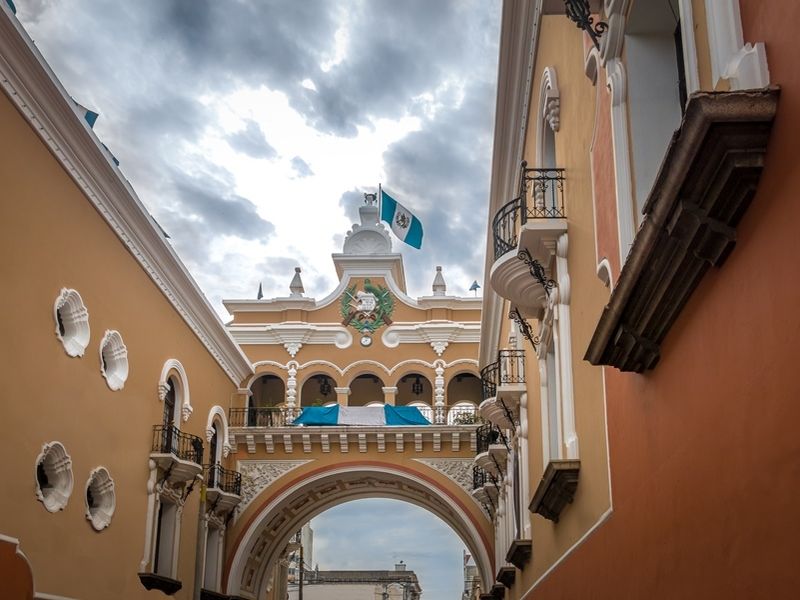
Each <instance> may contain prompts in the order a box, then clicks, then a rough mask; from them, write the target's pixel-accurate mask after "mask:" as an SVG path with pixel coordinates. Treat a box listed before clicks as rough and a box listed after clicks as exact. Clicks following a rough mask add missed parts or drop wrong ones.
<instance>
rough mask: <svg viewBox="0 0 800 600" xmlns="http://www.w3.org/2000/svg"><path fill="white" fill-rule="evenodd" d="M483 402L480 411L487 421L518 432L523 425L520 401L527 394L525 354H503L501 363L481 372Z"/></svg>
mask: <svg viewBox="0 0 800 600" xmlns="http://www.w3.org/2000/svg"><path fill="white" fill-rule="evenodd" d="M481 382H482V385H483V402H481V405H480V406H479V407H478V410H479V411H480V413H481V415H482V416H483V418H484V419H486V420H487V421H489V422H491V423H494V424H495V425H497V426H498V427H500V428H502V429H511V430H514V429H515V428H516V426H517V424H518V423H519V400H520V397H521V396H522V394H524V393H525V391H526V388H525V351H524V350H500V351H499V352H498V353H497V360H496V361H495V362H493V363H490V364H488V365H486V366H485V367H484V368H483V369H481Z"/></svg>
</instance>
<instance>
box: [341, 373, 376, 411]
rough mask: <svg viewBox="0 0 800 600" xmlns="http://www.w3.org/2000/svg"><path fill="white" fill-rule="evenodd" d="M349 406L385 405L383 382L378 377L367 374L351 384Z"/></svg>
mask: <svg viewBox="0 0 800 600" xmlns="http://www.w3.org/2000/svg"><path fill="white" fill-rule="evenodd" d="M347 404H348V405H349V406H376V405H377V404H383V380H382V379H381V378H380V377H378V376H377V375H373V374H371V373H365V374H363V375H359V376H358V377H356V378H355V379H353V381H351V382H350V397H349V399H348V401H347Z"/></svg>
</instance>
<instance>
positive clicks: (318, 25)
mask: <svg viewBox="0 0 800 600" xmlns="http://www.w3.org/2000/svg"><path fill="white" fill-rule="evenodd" d="M15 3H16V5H17V10H18V13H17V16H18V18H19V19H20V20H21V21H22V23H23V24H24V25H25V27H26V29H27V31H28V33H29V34H30V35H31V37H32V38H33V39H34V40H35V42H36V44H37V46H38V48H39V49H40V50H41V52H42V53H43V55H44V57H45V58H46V60H47V61H48V62H49V63H50V65H51V67H52V68H53V70H54V71H55V73H56V74H57V76H58V77H59V78H60V79H61V81H62V83H63V84H64V86H65V87H66V89H67V91H68V92H69V93H70V94H71V95H72V96H73V97H74V98H75V99H76V100H77V101H78V102H80V103H81V104H83V105H84V106H86V107H88V108H90V109H92V110H94V111H96V112H98V113H100V118H99V120H98V121H97V124H96V126H95V132H96V133H97V135H98V137H99V138H100V139H101V140H102V141H103V142H104V143H105V144H106V145H107V146H108V147H109V149H110V150H111V151H112V152H113V153H114V155H115V156H116V157H117V158H118V159H119V160H120V163H121V166H120V168H121V170H122V172H123V173H124V175H125V176H126V177H127V178H128V179H129V180H130V181H131V183H132V185H133V187H134V189H135V190H136V191H137V193H138V195H139V197H140V198H141V200H142V201H143V202H144V204H145V205H146V206H147V207H148V209H149V210H150V212H151V213H152V214H153V216H154V217H155V218H156V220H157V221H158V222H159V224H160V225H161V226H162V228H163V229H164V230H165V231H166V232H167V233H168V234H169V236H170V241H171V243H172V244H173V246H174V247H175V249H176V250H177V252H178V254H179V255H180V256H181V258H182V259H183V260H184V261H185V262H186V264H187V265H188V267H189V269H190V271H191V272H192V274H193V275H194V277H195V278H196V279H197V281H198V283H199V284H200V287H201V288H202V289H203V291H204V292H205V293H206V295H207V296H208V297H209V299H210V300H211V302H212V303H213V304H214V306H215V307H216V308H217V309H218V311H219V312H220V314H221V315H223V317H224V316H225V315H226V313H225V311H224V308H223V307H222V304H221V299H222V298H250V297H254V296H255V293H256V290H257V288H258V284H259V282H263V285H264V293H265V295H266V296H267V297H270V296H285V295H287V294H288V285H289V281H290V280H291V276H292V274H293V269H294V267H295V266H300V267H302V268H303V279H304V283H305V287H306V292H307V295H309V296H314V297H317V298H321V297H323V296H325V295H327V294H328V293H329V292H330V291H331V290H332V288H333V287H334V285H335V283H336V281H335V277H336V275H335V271H334V268H333V264H332V262H331V259H330V254H331V253H332V252H338V251H340V250H341V245H342V241H343V238H344V234H345V233H346V232H347V230H348V229H349V227H350V224H351V223H353V222H355V221H356V220H357V208H358V205H359V204H360V203H361V201H362V198H363V196H362V194H363V192H365V191H373V190H374V188H375V187H376V186H377V184H378V182H382V183H383V185H384V187H385V188H386V189H387V191H390V193H392V195H393V196H394V197H395V198H396V199H397V200H399V201H400V202H401V203H402V204H404V205H405V206H406V207H408V208H409V209H411V210H412V211H413V212H414V213H415V214H416V215H417V216H418V217H420V219H421V221H422V223H423V226H424V229H425V240H424V244H423V249H422V250H421V251H417V250H414V249H411V248H408V247H404V245H403V244H402V243H401V242H399V241H395V242H394V247H395V249H396V250H399V251H401V252H402V253H403V254H404V257H405V262H406V274H407V277H408V289H409V292H410V293H411V295H412V296H419V295H428V294H430V285H431V282H432V280H433V276H434V267H435V266H436V265H443V267H444V274H445V278H446V280H447V283H448V290H449V292H450V293H455V294H459V295H464V294H468V292H467V289H468V287H469V285H470V283H471V282H472V281H473V280H474V279H478V280H479V281H482V267H483V253H484V248H483V241H484V239H485V238H484V232H485V227H486V218H487V198H488V187H489V166H490V153H491V135H492V124H493V119H494V94H495V78H496V62H497V38H498V35H499V10H500V7H499V1H498V0H458V1H452V2H448V1H446V0H403V1H402V2H399V1H397V0H369V1H367V0H362V1H357V0H354V1H333V0H329V1H321V0H316V1H315V0H303V1H298V0H282V1H278V0H273V1H266V0H259V1H255V0H253V1H251V2H248V1H246V0H230V1H228V2H220V1H212V0H207V1H204V0H191V1H190V0H182V1H181V0H172V1H170V0H137V1H136V2H120V1H118V0H80V1H78V0H74V1H70V0H16V2H15ZM354 523H358V524H359V527H355V526H354ZM314 524H315V528H316V530H317V531H316V535H317V548H316V556H317V558H316V559H315V560H316V561H317V562H319V563H320V566H321V567H322V568H375V569H387V568H392V565H393V564H394V561H395V560H398V559H403V560H405V561H406V562H407V563H408V564H409V567H410V568H413V569H414V570H416V571H417V572H418V573H419V575H420V578H421V580H422V586H423V588H425V597H426V598H427V599H428V600H440V599H441V600H445V599H450V598H457V597H459V593H460V588H461V585H462V583H461V576H462V574H461V549H462V547H463V545H462V544H461V542H460V541H459V540H458V539H457V538H456V537H455V535H454V534H453V533H452V532H451V531H450V530H449V529H448V528H447V527H446V526H445V525H444V524H443V523H441V522H440V521H438V519H436V517H434V516H432V515H430V514H429V513H426V512H425V511H423V510H422V509H419V508H417V507H414V506H412V505H407V504H402V503H396V502H391V501H385V500H372V501H363V502H356V503H349V504H346V505H343V506H341V507H338V508H337V509H334V510H332V511H329V512H328V513H326V514H324V515H322V516H320V517H318V518H317V519H316V520H315V523H314ZM412 524H413V525H412Z"/></svg>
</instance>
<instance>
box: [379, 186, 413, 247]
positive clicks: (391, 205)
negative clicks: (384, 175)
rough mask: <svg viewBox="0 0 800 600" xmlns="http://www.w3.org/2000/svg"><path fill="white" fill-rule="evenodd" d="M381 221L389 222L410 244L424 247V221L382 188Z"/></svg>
mask: <svg viewBox="0 0 800 600" xmlns="http://www.w3.org/2000/svg"><path fill="white" fill-rule="evenodd" d="M380 203H381V221H386V222H387V223H388V224H389V227H390V228H391V230H392V232H393V233H394V234H395V235H396V236H397V237H398V238H400V239H401V240H402V241H404V242H405V243H406V244H408V245H409V246H412V247H414V248H416V249H417V250H419V249H420V248H422V223H420V220H419V219H418V218H417V217H415V216H414V215H413V214H412V212H411V211H410V210H408V209H407V208H406V207H405V206H403V205H402V204H400V203H399V202H398V201H397V200H395V199H394V198H392V197H391V196H390V195H389V194H387V193H386V192H384V191H383V190H381V197H380Z"/></svg>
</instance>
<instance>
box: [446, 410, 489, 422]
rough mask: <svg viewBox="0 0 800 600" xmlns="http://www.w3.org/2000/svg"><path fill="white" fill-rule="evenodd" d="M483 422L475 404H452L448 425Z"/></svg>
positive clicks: (448, 413) (448, 415)
mask: <svg viewBox="0 0 800 600" xmlns="http://www.w3.org/2000/svg"><path fill="white" fill-rule="evenodd" d="M480 422H481V418H480V415H479V414H478V409H477V407H475V406H463V405H462V406H452V407H450V409H448V411H447V424H448V425H474V424H477V423H480Z"/></svg>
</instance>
